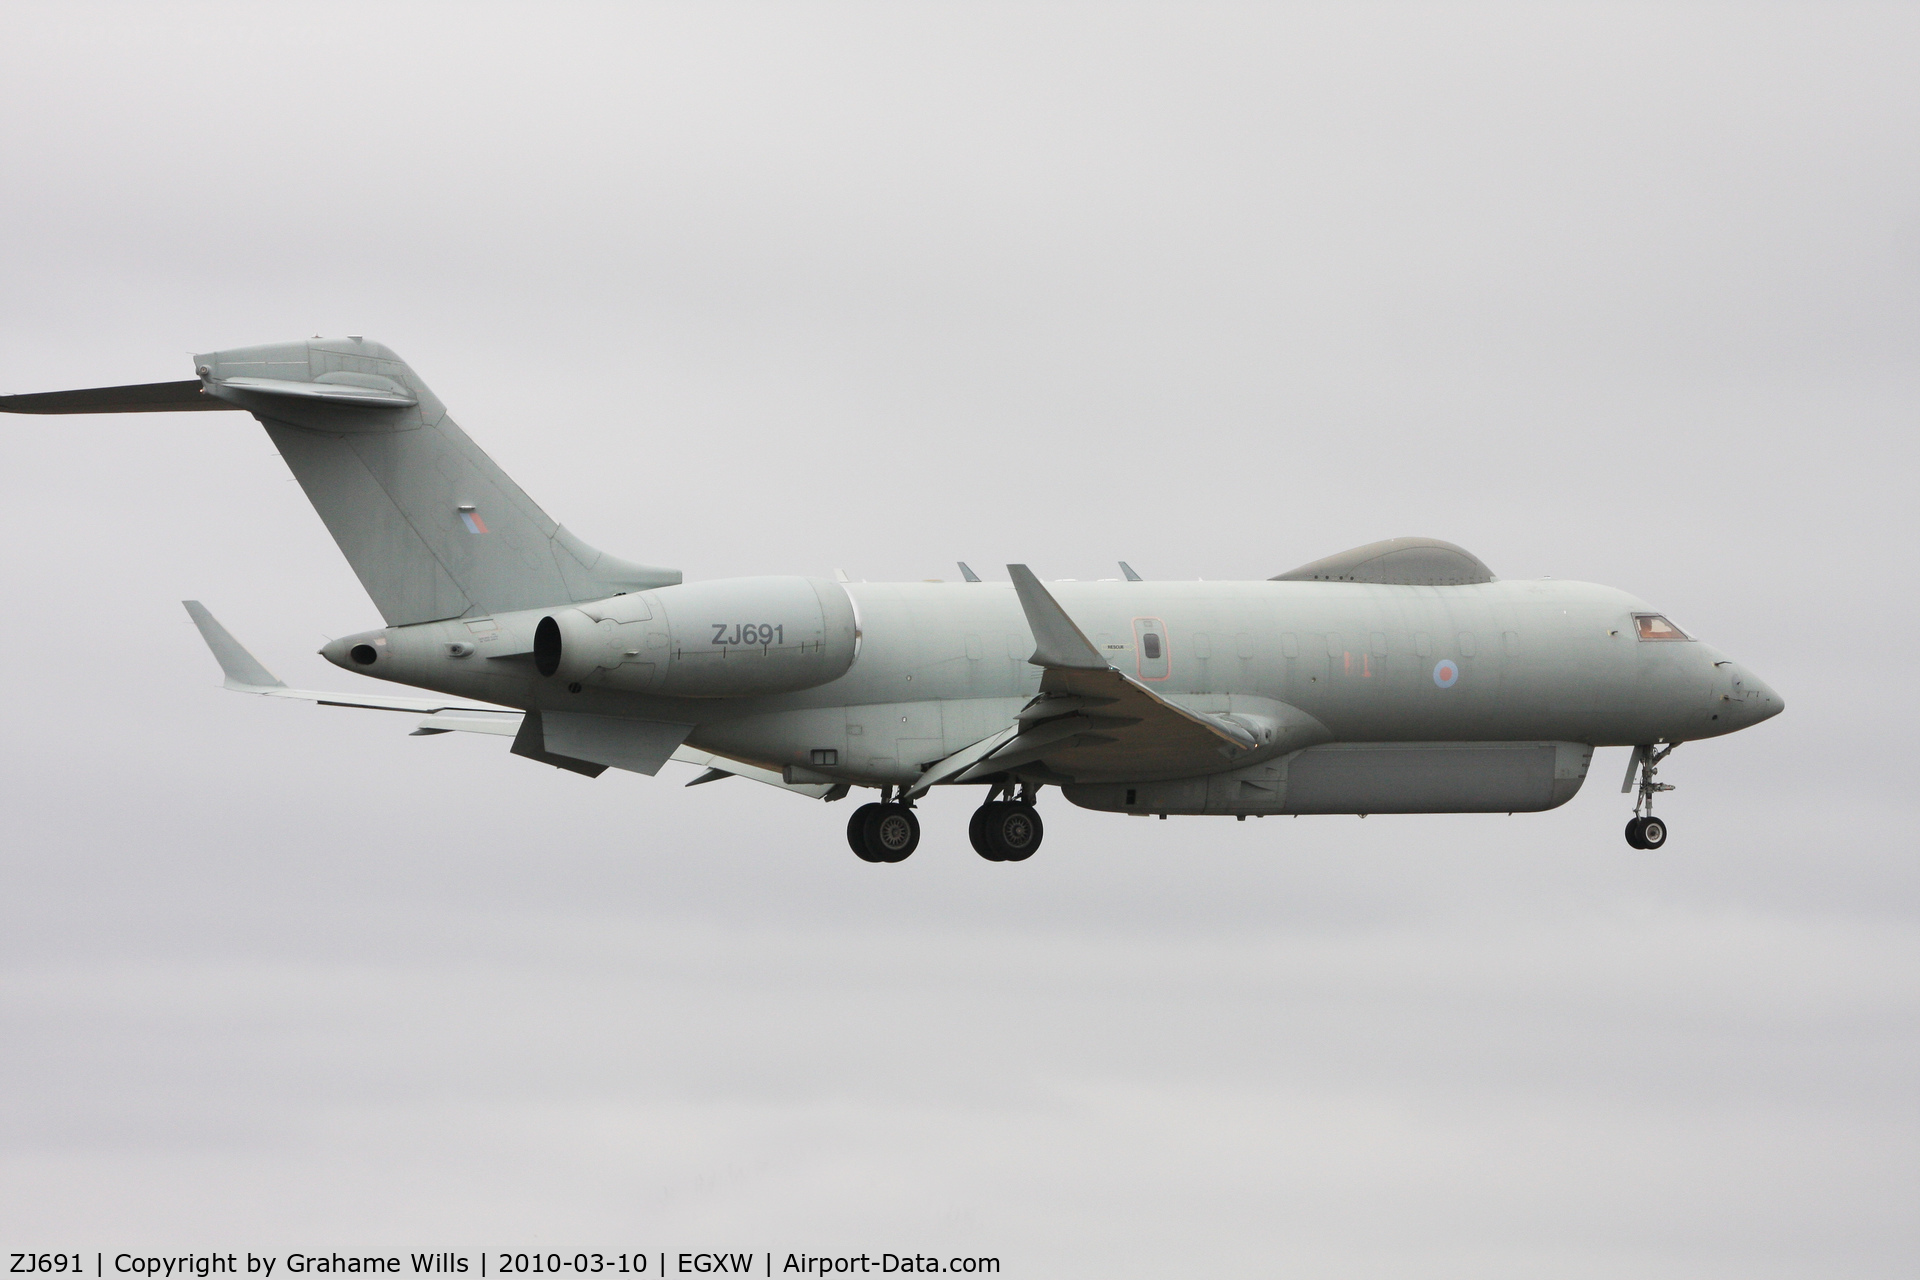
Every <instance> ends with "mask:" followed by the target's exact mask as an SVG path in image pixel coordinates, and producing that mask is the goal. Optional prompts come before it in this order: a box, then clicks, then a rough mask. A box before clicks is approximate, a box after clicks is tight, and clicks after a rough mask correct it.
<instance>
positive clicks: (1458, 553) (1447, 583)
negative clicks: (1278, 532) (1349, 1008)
mask: <svg viewBox="0 0 1920 1280" xmlns="http://www.w3.org/2000/svg"><path fill="white" fill-rule="evenodd" d="M1268 581H1269V582H1371V583H1381V584H1390V585H1394V586H1403V587H1460V586H1467V585H1469V584H1471V583H1476V582H1492V581H1493V570H1491V569H1489V568H1487V566H1486V565H1485V564H1484V563H1483V562H1482V561H1481V559H1480V557H1479V556H1476V555H1474V554H1473V552H1471V551H1468V550H1467V549H1466V548H1465V547H1457V546H1455V545H1454V544H1453V543H1451V542H1442V541H1441V540H1440V539H1438V538H1388V539H1387V540H1386V541H1385V542H1369V543H1368V544H1367V545H1366V546H1364V547H1355V548H1354V549H1353V550H1351V551H1342V552H1341V553H1340V554H1338V555H1332V556H1328V557H1326V558H1325V559H1324V560H1315V561H1314V562H1313V563H1312V564H1303V565H1301V566H1300V567H1299V568H1298V569H1290V570H1288V571H1287V572H1286V573H1281V574H1276V575H1274V576H1273V577H1272V578H1269V579H1268Z"/></svg>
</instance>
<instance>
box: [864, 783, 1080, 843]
mask: <svg viewBox="0 0 1920 1280" xmlns="http://www.w3.org/2000/svg"><path fill="white" fill-rule="evenodd" d="M1016 787H1017V788H1018V791H1019V794H1018V796H1017V797H1016V795H1015V789H1016ZM1033 792H1034V788H1032V787H1031V786H1028V785H1026V784H1024V783H1013V782H1003V783H998V784H996V785H995V786H994V787H993V788H992V789H991V790H989V791H988V792H987V802H986V803H985V804H983V805H981V806H980V807H979V808H978V809H975V810H974V811H973V818H972V820H971V821H969V822H968V823H967V836H968V838H969V839H970V840H972V841H973V849H974V852H975V853H978V854H979V855H980V856H981V857H983V858H985V859H986V860H987V861H988V862H1025V861H1026V860H1027V859H1028V858H1031V857H1032V856H1033V854H1034V851H1035V850H1036V849H1038V848H1039V847H1040V838H1041V836H1043V835H1044V834H1045V833H1046V828H1045V827H1044V826H1043V825H1042V824H1041V822H1040V811H1039V810H1038V809H1035V808H1034V807H1033ZM897 794H898V793H897V792H896V791H895V790H894V789H893V788H892V787H882V788H880V803H878V804H863V805H861V806H860V807H859V808H858V809H855V810H854V811H853V813H852V815H851V816H850V817H849V818H848V819H847V844H848V845H849V846H850V847H851V848H852V849H853V852H854V856H856V857H858V858H859V859H860V860H861V861H862V862H905V861H906V860H907V858H908V857H910V856H911V855H912V853H913V851H914V850H915V849H917V848H919V847H920V819H919V818H918V817H916V816H915V815H914V812H913V806H912V804H910V803H909V802H907V801H905V800H898V799H895V796H896V795H897Z"/></svg>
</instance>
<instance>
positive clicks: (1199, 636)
mask: <svg viewBox="0 0 1920 1280" xmlns="http://www.w3.org/2000/svg"><path fill="white" fill-rule="evenodd" d="M1190 647H1191V648H1192V649H1193V656H1194V657H1196V658H1211V657H1212V656H1213V637H1211V636H1209V635H1208V634H1207V633H1206V632H1204V631H1196V632H1194V633H1193V644H1192V645H1191V646H1190Z"/></svg>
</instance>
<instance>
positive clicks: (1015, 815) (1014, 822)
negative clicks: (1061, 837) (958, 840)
mask: <svg viewBox="0 0 1920 1280" xmlns="http://www.w3.org/2000/svg"><path fill="white" fill-rule="evenodd" d="M996 795H998V796H1004V797H1011V796H1012V795H1013V784H1012V783H1005V784H1003V785H1001V786H996V787H995V788H993V789H992V790H990V791H988V792H987V802H986V803H985V804H983V805H981V806H980V807H979V808H978V809H976V810H974V812H973V818H972V819H971V820H970V821H969V822H968V823H967V838H968V839H969V840H971V841H972V842H973V851H974V852H975V853H977V854H979V855H980V856H981V857H983V858H985V859H986V860H987V861H988V862H1025V861H1026V860H1027V859H1028V858H1031V857H1032V856H1033V855H1034V852H1035V851H1036V850H1037V849H1039V848H1040V840H1041V838H1042V837H1043V836H1044V835H1045V834H1046V827H1045V825H1044V824H1042V823H1041V821H1040V811H1039V810H1038V809H1036V808H1034V807H1033V788H1032V787H1031V786H1028V785H1027V784H1025V783H1022V784H1021V785H1020V796H1019V798H1018V799H1017V800H1016V799H1011V798H1005V799H998V800H996V799H995V798H994V797H995V796H996Z"/></svg>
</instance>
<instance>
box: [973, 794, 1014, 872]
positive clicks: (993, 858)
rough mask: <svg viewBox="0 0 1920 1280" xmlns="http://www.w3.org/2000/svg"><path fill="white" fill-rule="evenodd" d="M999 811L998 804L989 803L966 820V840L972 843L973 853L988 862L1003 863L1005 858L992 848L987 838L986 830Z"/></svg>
mask: <svg viewBox="0 0 1920 1280" xmlns="http://www.w3.org/2000/svg"><path fill="white" fill-rule="evenodd" d="M999 809H1000V805H999V803H998V802H989V803H987V804H983V805H981V806H980V807H979V808H978V809H975V810H974V811H973V816H972V817H971V818H969V819H967V839H968V840H970V841H972V842H973V851H974V852H975V853H977V854H979V855H980V856H981V857H983V858H985V859H986V860H987V861H988V862H1005V861H1006V857H1005V855H1003V854H1002V853H1001V852H1000V850H998V849H997V848H995V847H994V844H993V841H992V840H991V839H989V838H988V836H987V828H988V827H989V825H991V823H992V822H993V818H994V815H995V813H996V812H997V811H998V810H999Z"/></svg>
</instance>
